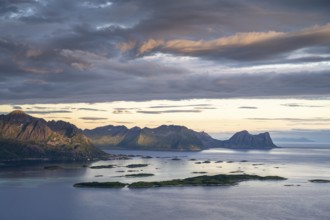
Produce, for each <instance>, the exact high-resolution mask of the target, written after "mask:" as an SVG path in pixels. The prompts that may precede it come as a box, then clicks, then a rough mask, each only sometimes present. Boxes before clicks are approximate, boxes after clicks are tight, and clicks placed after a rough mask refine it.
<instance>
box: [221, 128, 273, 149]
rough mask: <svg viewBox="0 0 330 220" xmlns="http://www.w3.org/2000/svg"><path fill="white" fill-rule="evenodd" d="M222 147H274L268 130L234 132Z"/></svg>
mask: <svg viewBox="0 0 330 220" xmlns="http://www.w3.org/2000/svg"><path fill="white" fill-rule="evenodd" d="M222 147H228V148H260V149H265V148H276V147H277V146H276V145H275V144H274V143H273V141H272V139H271V137H270V135H269V133H268V132H265V133H261V134H257V135H252V134H250V133H249V132H248V131H240V132H237V133H235V134H234V135H233V136H232V137H231V138H230V139H229V140H227V141H223V145H222Z"/></svg>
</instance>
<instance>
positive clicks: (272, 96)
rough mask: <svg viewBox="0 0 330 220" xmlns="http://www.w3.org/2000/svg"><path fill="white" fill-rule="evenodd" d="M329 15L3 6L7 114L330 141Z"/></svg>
mask: <svg viewBox="0 0 330 220" xmlns="http://www.w3.org/2000/svg"><path fill="white" fill-rule="evenodd" d="M329 11H330V1H328V0H313V1H310V0H278V1H270V0H249V1H247V0H217V1H215V0H205V1H197V0H175V1H173V0H167V1H160V0H153V1H150V0H149V1H148V0H118V1H117V0H113V1H107V0H90V1H73V0H2V1H0V30H1V31H0V112H1V113H2V114H7V113H8V112H10V111H12V110H14V109H22V110H24V111H26V112H28V113H29V114H31V115H34V116H36V117H43V118H45V119H47V120H66V121H70V122H72V123H74V124H76V125H77V126H79V127H81V128H93V127H97V126H102V125H107V124H114V125H119V124H123V125H125V126H127V127H133V126H141V127H144V126H149V127H156V126H158V125H161V124H178V125H184V126H187V127H190V128H192V129H195V130H198V131H207V132H209V133H212V134H214V135H215V136H226V135H229V134H232V133H233V132H234V131H238V130H243V129H246V130H249V131H251V132H263V131H271V134H273V135H274V136H278V137H283V136H285V137H301V136H304V137H308V138H310V139H317V140H322V141H324V140H326V139H327V138H326V137H330V135H329V134H330V126H329V122H330V111H329V110H330V100H329V97H330V13H329ZM328 139H330V138H328Z"/></svg>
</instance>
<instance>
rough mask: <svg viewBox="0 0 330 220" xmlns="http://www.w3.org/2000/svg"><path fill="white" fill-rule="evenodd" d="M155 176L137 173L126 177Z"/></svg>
mask: <svg viewBox="0 0 330 220" xmlns="http://www.w3.org/2000/svg"><path fill="white" fill-rule="evenodd" d="M154 175H155V174H152V173H136V174H127V175H125V177H149V176H154Z"/></svg>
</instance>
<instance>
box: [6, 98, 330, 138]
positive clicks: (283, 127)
mask: <svg viewBox="0 0 330 220" xmlns="http://www.w3.org/2000/svg"><path fill="white" fill-rule="evenodd" d="M0 109H1V111H2V113H3V114H6V113H9V112H10V111H12V110H14V109H21V110H23V111H26V112H27V113H29V114H31V115H32V116H34V117H39V118H44V119H45V120H64V121H68V122H71V123H73V124H75V125H76V126H78V127H79V128H81V129H86V128H87V129H92V128H95V127H99V126H106V125H125V126H126V127H128V128H132V127H134V126H138V127H142V128H143V127H151V128H154V127H158V126H160V125H163V124H165V125H172V124H173V125H182V126H186V127H188V128H191V129H193V130H196V131H205V132H208V133H211V134H216V136H217V134H218V136H219V135H220V136H228V135H230V134H232V133H234V132H237V131H240V130H248V131H250V132H252V133H258V132H266V131H269V132H275V133H276V132H287V133H290V131H292V130H299V129H306V130H311V131H313V130H315V131H318V130H327V128H328V127H329V126H328V125H329V122H330V117H329V112H330V100H300V99H283V100H282V99H194V100H180V101H169V100H154V101H143V102H128V101H125V102H124V101H121V102H107V103H93V104H90V103H62V104H33V105H31V104H25V105H0Z"/></svg>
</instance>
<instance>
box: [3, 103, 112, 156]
mask: <svg viewBox="0 0 330 220" xmlns="http://www.w3.org/2000/svg"><path fill="white" fill-rule="evenodd" d="M104 157H106V154H105V153H104V152H102V151H100V150H98V149H97V148H96V147H94V146H93V144H92V142H91V141H90V139H89V138H87V137H86V136H85V135H84V134H83V132H82V131H81V130H80V129H78V128H77V127H76V126H75V125H73V124H70V123H68V122H64V121H49V122H47V121H45V120H44V119H41V118H35V117H32V116H30V115H28V114H26V113H24V112H23V111H18V110H16V111H13V112H11V113H9V114H7V115H0V160H23V159H47V160H68V161H75V160H94V159H99V158H104Z"/></svg>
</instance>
